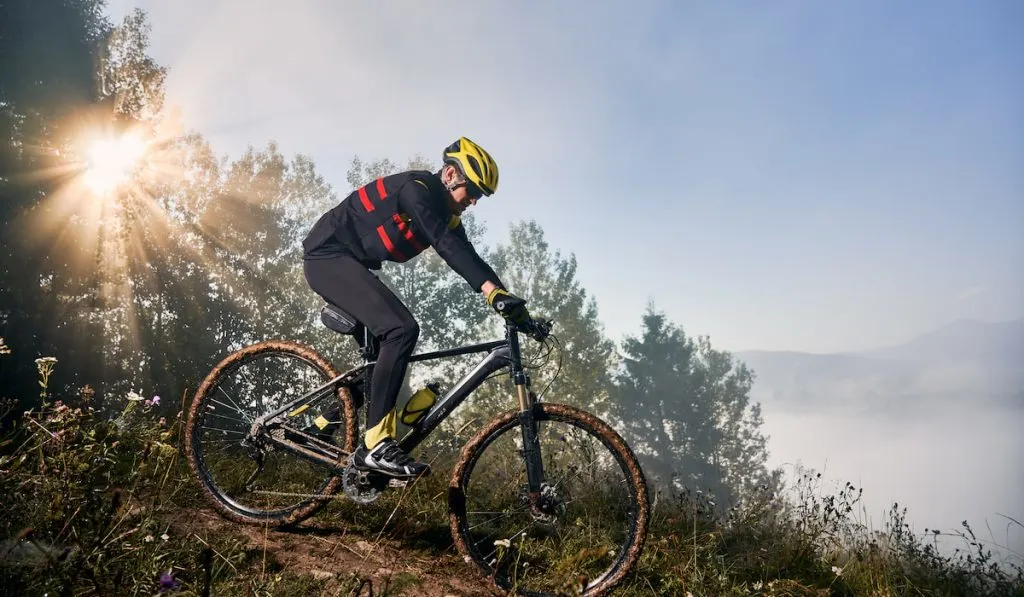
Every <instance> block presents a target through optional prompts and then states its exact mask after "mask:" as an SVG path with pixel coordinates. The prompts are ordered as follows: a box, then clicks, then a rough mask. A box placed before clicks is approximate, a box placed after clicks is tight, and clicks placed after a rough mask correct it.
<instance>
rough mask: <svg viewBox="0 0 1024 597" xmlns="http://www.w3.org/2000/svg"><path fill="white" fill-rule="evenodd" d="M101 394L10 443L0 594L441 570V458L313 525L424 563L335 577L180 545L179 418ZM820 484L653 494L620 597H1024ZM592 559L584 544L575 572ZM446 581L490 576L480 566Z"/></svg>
mask: <svg viewBox="0 0 1024 597" xmlns="http://www.w3.org/2000/svg"><path fill="white" fill-rule="evenodd" d="M44 398H46V395H45V387H44ZM90 400H91V394H90V392H89V390H88V389H86V390H85V391H83V392H82V393H81V394H80V395H79V396H75V397H71V398H69V400H68V402H67V403H61V402H56V403H53V404H50V403H49V402H48V401H47V400H44V407H43V408H40V409H34V410H33V411H30V412H28V413H25V414H24V415H23V416H22V417H20V419H18V420H17V422H16V424H15V425H13V426H12V427H10V428H8V429H7V430H6V431H4V432H3V435H2V436H0V494H2V495H3V496H4V500H3V506H2V511H0V513H2V517H0V589H2V590H0V593H4V594H23V595H42V594H49V595H153V594H157V593H166V594H180V595H209V594H214V595H239V596H242V595H245V596H254V595H275V596H278V595H283V596H289V595H296V596H297V595H364V594H371V593H372V594H373V595H404V594H408V595H415V594H421V592H422V591H426V589H424V586H425V585H424V576H425V574H426V571H427V570H429V569H431V568H434V565H433V564H432V561H433V560H435V559H439V558H440V557H441V556H443V555H448V556H449V558H450V555H451V553H452V550H453V546H452V540H451V536H450V535H449V530H448V525H447V516H446V515H447V512H446V499H445V496H446V482H447V476H446V474H445V471H444V470H443V468H444V465H445V463H444V462H441V461H438V462H436V463H435V466H438V465H440V468H439V469H438V470H436V471H435V474H434V475H433V476H431V477H428V478H427V479H424V480H423V481H421V482H418V483H416V484H414V485H413V486H412V487H411V488H409V489H407V490H405V491H394V492H390V493H386V494H384V495H383V496H382V497H381V498H380V499H379V500H378V501H377V502H375V503H374V504H373V505H371V506H369V507H361V506H358V505H356V504H354V503H352V502H350V501H348V500H345V499H339V500H335V501H333V502H332V503H331V504H330V505H329V506H328V507H327V508H326V509H325V510H323V511H322V512H321V513H320V514H319V515H318V516H317V517H316V518H315V519H314V520H313V521H311V522H313V523H320V524H322V523H323V522H324V521H332V523H333V524H336V525H337V526H338V527H339V529H338V530H337V532H329V533H326V535H327V536H330V537H331V538H332V540H335V541H338V542H350V543H356V542H363V545H364V546H367V545H368V546H369V547H370V548H371V549H375V548H377V547H378V546H380V545H381V544H382V543H384V542H388V543H389V544H391V545H395V544H396V543H397V544H398V545H400V546H401V548H402V549H403V550H404V552H403V553H405V554H408V557H407V559H408V561H410V562H415V561H419V562H421V563H422V565H421V567H420V568H416V567H415V566H413V567H412V568H413V571H410V570H396V571H394V572H392V573H389V574H386V575H383V576H381V575H379V574H378V575H376V576H375V577H374V578H371V575H368V574H365V573H359V572H357V571H342V572H336V573H334V574H332V575H331V576H330V578H329V579H325V578H324V576H323V575H322V574H320V575H318V574H317V573H316V571H314V570H309V569H306V570H304V569H300V568H297V567H295V566H288V565H285V564H283V563H282V559H281V558H282V556H283V554H282V553H281V552H280V551H278V552H274V551H271V550H267V549H265V548H266V543H265V542H264V543H263V544H262V545H261V544H260V542H255V543H254V542H253V541H251V540H250V538H249V537H248V536H247V535H245V534H243V533H242V532H241V531H240V529H239V527H237V526H233V525H230V524H225V525H222V526H220V527H218V528H216V529H213V528H210V529H204V530H203V531H202V532H191V533H187V534H181V533H179V532H178V530H177V529H178V528H180V524H176V523H180V521H181V520H182V519H184V518H188V517H189V516H192V515H193V513H194V512H196V511H197V510H198V509H199V508H206V503H205V501H204V499H203V496H202V495H201V494H200V492H199V489H198V487H197V485H196V484H195V482H194V481H193V480H192V478H191V474H190V471H189V470H188V467H187V465H186V464H185V462H184V457H183V454H182V452H181V445H182V442H181V431H182V427H183V424H182V420H181V419H180V418H174V417H173V416H172V417H167V419H161V417H160V416H159V414H158V408H157V407H155V406H152V405H148V406H147V404H146V403H145V402H141V401H130V402H128V403H127V406H126V407H125V408H124V410H123V411H121V412H119V413H115V414H116V416H114V417H110V416H103V415H101V414H100V413H98V412H96V411H94V410H92V408H91V407H90ZM10 407H11V406H10V405H8V408H10ZM166 407H167V405H164V408H166ZM2 410H3V409H2V408H0V411H2ZM168 419H169V420H168ZM819 484H820V475H817V474H815V473H813V472H807V473H805V474H803V475H802V476H801V477H800V478H799V479H798V480H797V482H796V483H795V485H794V486H793V487H792V488H790V490H789V491H788V492H787V494H786V495H784V496H780V495H770V494H764V495H755V496H748V499H747V501H746V503H745V504H744V505H743V506H742V507H738V508H729V509H723V508H721V507H720V506H718V505H716V504H715V503H714V501H713V499H711V498H710V497H709V496H706V495H703V494H700V493H694V492H689V491H673V492H661V493H658V494H657V497H656V500H655V503H654V508H653V513H652V514H653V516H652V521H651V529H650V535H649V538H648V542H647V545H646V548H645V550H644V553H643V556H642V558H641V561H640V563H639V565H638V567H637V569H636V571H635V573H634V574H632V575H630V576H629V577H628V578H627V580H626V582H625V583H624V584H623V585H622V586H621V587H620V590H619V591H618V594H622V595H652V594H654V595H693V596H701V595H714V596H718V595H764V596H769V595H770V596H776V595H778V596H781V595H808V596H810V595H839V596H846V595H877V596H897V595H908V596H910V595H915V596H916V595H943V596H945V595H949V596H960V595H963V596H972V597H973V596H979V595H994V596H1011V597H1021V596H1024V570H1022V568H1021V561H1020V559H1019V558H1018V559H1017V560H1016V561H1013V562H997V561H995V558H994V556H993V555H992V552H991V550H990V549H988V548H987V547H986V544H985V543H984V542H982V541H979V540H978V539H977V537H975V535H974V534H973V531H972V530H971V529H970V528H969V527H968V526H967V525H966V523H965V525H964V529H963V531H961V533H960V535H959V536H960V537H961V538H962V540H963V542H964V549H963V550H960V551H957V552H956V553H955V555H952V556H950V555H943V554H941V553H940V552H939V550H938V548H937V543H936V540H937V534H936V533H935V532H934V531H930V532H928V533H926V534H924V535H920V536H919V535H916V534H915V533H913V532H912V531H911V529H910V527H909V525H908V524H907V522H906V519H905V516H906V511H905V509H900V508H899V507H898V506H896V505H894V506H893V508H892V509H891V510H890V512H889V515H888V520H887V521H886V522H885V523H884V525H883V528H882V529H879V530H873V529H869V528H867V527H866V526H865V525H864V524H862V523H860V522H859V521H858V520H857V518H856V515H857V514H858V511H859V509H860V498H861V496H862V489H860V488H855V487H854V486H853V485H851V484H846V485H845V486H844V487H843V488H841V489H839V490H838V491H835V492H832V493H828V492H824V491H823V490H822V489H821V487H820V485H819ZM299 538H300V539H302V540H306V539H308V538H306V537H302V536H301V535H300V536H299ZM309 540H312V539H309ZM589 547H590V546H588V545H585V544H582V543H581V544H578V545H573V546H572V549H570V550H568V552H567V553H566V554H564V556H563V557H564V560H565V561H566V562H567V561H569V560H571V559H572V558H579V557H586V554H587V552H586V550H587V549H588V548H589ZM416 570H420V573H417V572H416ZM451 572H452V573H453V574H454V575H461V576H462V577H464V578H468V579H475V580H477V581H478V580H479V578H477V577H476V576H474V575H476V574H477V573H476V572H475V570H473V569H470V568H469V567H460V568H458V569H454V568H453V569H452V570H451Z"/></svg>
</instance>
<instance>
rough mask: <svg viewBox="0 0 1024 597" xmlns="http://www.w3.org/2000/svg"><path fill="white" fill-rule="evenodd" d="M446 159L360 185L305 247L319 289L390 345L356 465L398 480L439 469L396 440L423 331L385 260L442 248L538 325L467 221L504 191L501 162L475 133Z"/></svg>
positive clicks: (478, 285) (473, 280)
mask: <svg viewBox="0 0 1024 597" xmlns="http://www.w3.org/2000/svg"><path fill="white" fill-rule="evenodd" d="M442 160H443V165H442V167H441V169H440V170H439V171H438V172H436V173H431V172H429V171H426V170H409V171H406V172H400V173H397V174H392V175H389V176H384V177H382V178H378V179H377V180H375V181H373V182H371V183H369V184H367V185H365V186H363V187H360V188H359V189H356V190H355V191H353V192H352V193H351V194H349V195H348V197H346V198H345V199H344V200H343V201H342V202H341V203H339V204H338V205H337V206H335V207H334V208H332V209H330V210H329V211H327V212H326V213H324V214H323V215H322V216H320V218H319V219H318V220H317V222H316V223H315V224H314V225H313V227H312V229H311V230H310V231H309V233H308V234H307V236H306V238H305V239H304V240H303V242H302V246H303V270H304V272H305V276H306V281H307V283H308V284H309V286H310V288H312V289H313V291H314V292H316V293H317V294H318V295H320V296H321V297H322V298H323V299H324V300H326V301H328V302H329V303H333V304H334V305H337V306H338V307H340V308H341V309H343V310H345V311H346V312H348V313H349V314H351V315H352V316H353V317H354V318H355V319H356V320H357V321H358V322H359V324H360V325H363V326H366V328H367V329H369V331H370V332H371V333H372V334H373V335H374V337H376V338H377V340H378V341H379V342H380V352H379V354H378V357H377V361H376V364H375V365H374V368H373V375H372V379H370V402H369V412H368V414H367V422H366V434H365V436H364V438H363V441H362V442H360V444H359V446H358V448H357V449H356V451H355V454H354V455H353V464H354V466H355V467H356V468H358V469H360V470H374V471H379V472H381V473H384V474H386V475H390V476H393V477H418V476H420V475H425V474H429V473H430V467H429V465H427V464H425V463H422V462H419V461H417V460H415V459H413V458H412V457H410V456H409V455H407V454H405V453H404V452H403V451H402V449H401V448H400V447H399V446H398V442H397V441H395V435H396V412H395V402H396V400H397V397H398V392H399V390H400V389H401V385H402V381H403V380H404V379H405V373H406V367H407V364H408V358H409V356H410V355H411V354H412V352H413V348H414V347H415V345H416V341H417V339H418V338H419V332H420V328H419V325H418V324H417V323H416V320H415V319H414V318H413V316H412V314H411V313H410V312H409V310H408V309H407V308H406V306H405V305H404V304H402V302H401V301H400V300H399V299H398V297H397V296H395V295H394V293H392V292H391V290H389V289H388V288H387V287H386V286H385V285H384V284H383V283H382V282H381V281H380V280H379V279H378V278H377V276H376V275H374V274H373V273H372V272H371V271H370V270H379V269H380V268H381V266H382V262H383V261H394V262H397V263H402V262H405V261H408V260H409V259H411V258H413V257H415V256H416V255H418V254H419V253H421V252H423V251H424V250H425V249H426V248H428V247H433V248H434V250H435V251H436V252H437V254H438V255H440V256H441V258H442V259H444V261H445V262H446V263H447V264H448V265H449V267H451V268H452V269H453V270H455V272H457V273H458V274H459V275H460V276H462V277H463V278H464V279H465V280H466V282H467V283H468V284H469V285H470V287H472V288H473V290H474V291H477V292H480V293H482V294H483V295H484V296H485V297H487V303H488V304H489V305H491V307H492V308H494V309H495V310H496V311H497V312H498V313H499V314H501V315H502V316H503V317H505V318H506V319H508V320H511V321H513V322H515V323H526V322H528V321H529V320H530V315H529V312H528V311H527V309H526V301H524V300H523V299H521V298H519V297H517V296H515V295H513V294H510V293H509V292H508V290H507V289H506V288H505V285H504V284H502V282H501V280H500V279H499V278H498V275H497V274H495V273H494V270H493V269H491V267H490V266H489V265H487V263H485V262H484V260H483V259H482V258H481V257H480V256H479V255H478V254H477V252H476V250H475V249H474V248H473V245H472V244H471V243H470V241H469V239H468V237H467V236H466V230H465V228H464V227H463V225H462V223H461V221H460V219H459V216H461V215H462V213H463V212H464V211H465V210H466V209H467V208H469V207H470V206H473V205H476V202H477V201H478V200H479V199H480V198H481V196H483V195H486V196H490V195H492V194H493V193H494V192H495V191H496V190H497V188H498V166H497V164H496V163H495V162H494V159H493V158H492V157H491V156H490V154H488V153H487V152H486V151H484V149H483V148H482V147H480V146H479V145H477V144H476V143H474V142H473V141H471V140H469V139H468V138H466V137H460V138H459V139H458V140H457V141H455V142H454V143H452V144H451V145H449V146H448V147H447V148H445V149H444V151H443V152H442ZM499 298H500V299H502V300H497V299H499ZM357 337H359V336H358V335H357Z"/></svg>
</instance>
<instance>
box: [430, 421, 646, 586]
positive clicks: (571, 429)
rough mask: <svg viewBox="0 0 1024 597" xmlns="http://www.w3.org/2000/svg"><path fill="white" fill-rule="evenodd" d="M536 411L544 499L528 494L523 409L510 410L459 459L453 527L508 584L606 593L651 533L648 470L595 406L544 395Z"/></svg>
mask: <svg viewBox="0 0 1024 597" xmlns="http://www.w3.org/2000/svg"><path fill="white" fill-rule="evenodd" d="M534 419H535V421H536V425H537V436H538V438H539V443H540V450H541V458H542V461H543V466H544V475H545V478H546V482H545V483H544V485H543V490H542V492H541V496H540V499H539V502H538V503H531V500H530V497H529V492H528V485H527V479H526V465H525V461H524V456H523V439H522V433H521V431H522V430H521V428H520V425H521V423H520V418H519V412H518V411H511V412H507V413H505V414H503V415H500V416H498V417H497V418H495V419H493V420H492V421H491V422H490V423H489V424H488V425H487V426H486V427H485V428H484V429H482V430H481V431H480V432H478V433H477V434H476V435H475V436H474V437H473V438H472V439H471V440H470V441H469V443H467V444H466V447H465V448H464V449H463V451H462V455H461V458H460V459H459V462H458V463H456V465H455V470H454V471H453V472H452V477H451V481H450V484H449V520H450V524H451V531H452V536H453V538H454V539H455V543H456V545H457V546H458V548H459V551H460V552H461V553H462V554H463V555H464V556H466V557H467V559H471V560H472V561H473V562H475V563H476V565H477V566H478V567H479V568H480V569H481V570H482V571H483V572H484V573H485V574H486V575H487V576H488V577H490V578H491V579H492V580H493V581H494V582H495V583H496V584H497V585H498V586H499V587H501V588H502V589H504V590H506V591H512V592H515V593H518V594H528V595H529V594H552V593H559V594H560V593H572V594H583V595H597V594H602V593H605V592H606V591H608V590H610V589H611V588H613V587H614V586H616V585H618V584H619V583H620V582H621V581H622V579H623V578H624V577H625V576H626V574H627V573H628V572H629V571H630V569H632V567H633V566H634V565H635V564H636V562H637V560H638V559H639V557H640V551H641V549H642V548H643V544H644V540H645V538H646V536H647V524H648V518H649V515H650V503H649V500H648V495H647V483H646V481H645V479H644V475H643V471H642V470H641V469H640V464H639V463H638V462H637V459H636V456H635V455H634V454H633V452H632V451H631V450H630V449H629V446H627V445H626V442H625V441H623V439H622V437H620V436H619V434H618V433H616V432H615V430H614V429H612V428H611V427H609V426H608V424H606V423H605V422H604V421H602V420H601V419H599V418H597V417H596V416H594V415H592V414H590V413H587V412H585V411H582V410H579V409H577V408H573V407H571V406H567V405H562V404H544V403H539V404H537V405H535V406H534ZM538 506H539V507H538Z"/></svg>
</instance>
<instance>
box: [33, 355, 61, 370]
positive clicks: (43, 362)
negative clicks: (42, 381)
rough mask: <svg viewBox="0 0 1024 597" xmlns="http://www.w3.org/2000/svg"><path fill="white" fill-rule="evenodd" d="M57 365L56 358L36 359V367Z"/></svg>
mask: <svg viewBox="0 0 1024 597" xmlns="http://www.w3.org/2000/svg"><path fill="white" fill-rule="evenodd" d="M55 364H57V357H39V358H38V359H36V367H39V368H43V367H45V366H46V365H55Z"/></svg>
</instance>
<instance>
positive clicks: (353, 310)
mask: <svg viewBox="0 0 1024 597" xmlns="http://www.w3.org/2000/svg"><path fill="white" fill-rule="evenodd" d="M303 270H304V271H305V274H306V281H307V282H308V283H309V286H310V288H312V289H313V290H314V291H315V292H316V293H317V294H319V295H320V296H321V297H323V298H324V299H325V300H327V301H328V302H331V303H334V304H335V305H337V306H339V307H341V308H342V309H344V310H345V311H347V312H348V313H349V314H351V315H352V316H353V317H355V318H356V320H358V321H359V323H361V324H363V325H365V326H366V327H367V328H369V330H370V333H372V334H373V335H374V336H376V337H377V339H378V340H379V341H380V354H379V355H378V356H377V363H376V364H375V365H374V367H373V378H372V379H371V380H370V396H369V398H370V402H369V413H368V414H367V422H366V428H367V429H371V428H373V427H375V426H376V425H377V424H378V423H380V422H381V420H383V418H384V416H385V415H387V414H388V413H389V412H390V411H391V409H393V408H394V407H395V401H396V400H397V399H398V392H399V390H400V389H401V387H402V381H403V380H404V379H405V371H406V367H407V365H408V359H409V355H411V354H412V351H413V348H415V346H416V340H418V339H419V336H420V326H419V324H418V323H416V320H415V319H413V317H412V313H410V312H409V309H407V308H406V307H405V305H403V304H402V301H400V300H398V297H397V296H395V295H394V293H392V292H391V290H389V289H388V287H387V286H385V285H384V283H383V282H381V281H380V280H379V279H377V276H375V275H373V274H372V273H371V272H370V270H368V269H367V268H366V266H364V265H362V264H361V263H359V262H358V261H356V260H355V259H353V258H352V257H348V256H339V257H332V258H329V259H307V260H304V261H303Z"/></svg>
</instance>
